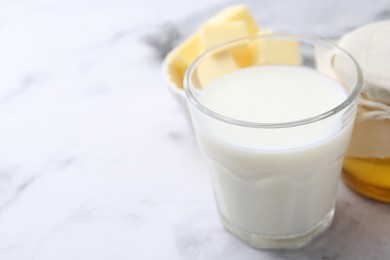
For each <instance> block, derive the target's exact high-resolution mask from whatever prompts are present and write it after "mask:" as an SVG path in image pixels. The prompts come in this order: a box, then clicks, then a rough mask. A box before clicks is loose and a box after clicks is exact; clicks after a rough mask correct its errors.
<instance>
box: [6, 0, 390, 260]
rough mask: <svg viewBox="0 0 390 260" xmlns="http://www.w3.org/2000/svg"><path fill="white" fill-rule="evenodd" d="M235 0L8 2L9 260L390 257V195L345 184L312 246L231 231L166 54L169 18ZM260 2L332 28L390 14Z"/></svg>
mask: <svg viewBox="0 0 390 260" xmlns="http://www.w3.org/2000/svg"><path fill="white" fill-rule="evenodd" d="M275 2H277V3H275ZM231 3H233V1H214V2H212V1H206V0H198V1H192V2H191V3H190V2H188V1H179V0H169V1H157V0H154V1H146V0H144V1H140V0H139V1H138V0H136V1H135V2H134V0H131V1H125V0H122V1H121V0H111V1H109V0H107V1H93V0H82V1H81V0H57V1H44V0H37V1H32V0H24V1H22V0H19V1H17V0H12V1H11V0H8V1H7V0H3V1H0V126H1V127H0V260H25V259H38V260H53V259H56V260H65V259H66V260H70V259H72V260H73V259H77V260H78V259H80V260H85V259H91V260H124V259H131V260H142V259H210V260H211V259H212V260H215V259H223V260H228V259H290V260H292V259H321V260H330V259H354V260H355V259H390V221H389V219H390V205H389V204H384V203H379V202H374V201H371V200H369V199H365V198H363V197H360V196H358V195H356V194H355V193H353V192H351V191H350V190H349V189H347V188H346V187H345V186H344V185H343V184H341V186H340V192H339V196H338V202H337V212H336V218H335V222H334V224H333V225H332V226H331V228H330V230H329V231H327V232H326V233H324V234H323V235H321V236H320V237H319V238H318V239H316V240H315V241H314V242H313V243H311V244H310V245H308V246H307V247H305V248H304V249H301V250H294V251H258V250H254V249H251V248H249V247H248V246H246V245H244V244H243V243H241V242H240V241H239V240H237V239H236V238H235V237H233V236H232V235H230V234H229V233H228V232H226V231H225V230H224V229H223V228H222V226H221V224H220V223H219V221H218V218H217V213H216V209H215V204H214V199H213V196H212V192H211V187H210V184H209V179H208V174H207V170H206V167H205V164H204V161H203V159H202V157H201V155H200V153H199V151H198V148H197V145H196V143H195V140H194V138H193V134H192V132H191V130H190V129H189V127H188V125H187V124H186V122H185V120H184V119H183V117H182V115H181V111H180V110H179V108H178V106H177V105H176V104H175V103H174V100H173V99H172V97H171V96H170V94H169V92H168V90H167V89H166V88H164V84H163V82H162V77H161V75H160V65H161V58H159V55H158V54H160V55H161V54H162V53H163V52H164V51H165V47H164V46H168V47H169V44H168V45H166V44H165V42H164V39H163V37H164V33H162V32H164V30H166V28H171V29H172V28H173V30H171V32H179V33H180V35H181V36H182V35H185V34H186V33H188V32H190V31H191V30H192V29H193V28H195V27H196V26H198V25H199V24H200V23H201V21H202V20H203V19H205V18H206V17H208V16H210V15H211V14H212V13H214V12H215V11H216V10H218V9H220V8H221V7H223V6H224V5H228V4H231ZM249 5H250V7H251V8H252V9H253V11H254V13H255V16H256V19H258V21H259V22H261V24H262V25H263V27H268V28H272V29H274V30H276V31H283V32H295V33H308V34H312V35H317V36H322V37H337V36H339V35H340V34H341V33H342V32H345V31H346V30H349V29H351V28H354V27H356V26H358V25H361V24H364V23H368V22H370V21H374V20H377V19H383V18H385V17H388V16H389V15H390V1H388V0H387V1H369V0H365V1H353V0H349V1H336V0H332V1H322V4H321V5H319V1H309V0H306V1H286V2H281V1H271V0H262V1H255V0H253V1H251V2H249ZM167 23H169V25H167ZM164 24H165V25H164ZM172 35H173V36H174V34H172ZM160 37H161V38H160ZM156 39H160V45H161V44H162V47H161V46H160V48H158V51H157V52H156V50H155V49H153V47H151V44H150V43H151V42H154V43H155V44H154V46H155V47H156V43H159V41H158V40H157V41H156ZM152 45H153V44H152Z"/></svg>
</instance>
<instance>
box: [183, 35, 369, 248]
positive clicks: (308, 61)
mask: <svg viewBox="0 0 390 260" xmlns="http://www.w3.org/2000/svg"><path fill="white" fill-rule="evenodd" d="M259 42H263V43H264V42H265V43H267V44H268V46H271V48H272V51H271V53H268V54H267V55H278V57H275V59H272V57H269V58H270V59H269V60H271V62H268V63H266V64H261V63H260V64H254V63H253V61H251V60H250V55H249V56H248V57H249V58H248V57H247V58H248V59H243V57H245V53H248V52H249V51H250V50H251V48H252V47H253V46H254V45H256V44H258V43H259ZM283 42H297V43H298V44H299V45H298V46H299V48H297V51H298V53H299V56H300V57H299V58H300V61H301V62H300V64H299V65H298V66H304V67H309V68H311V69H314V70H315V71H316V72H318V73H320V74H322V75H326V76H327V77H329V78H331V79H333V80H334V81H336V82H337V83H338V85H340V87H342V88H343V89H344V90H345V92H346V93H347V95H346V97H345V99H344V100H343V101H342V102H340V103H339V104H337V105H336V106H334V107H333V108H332V109H330V110H328V111H324V112H323V113H320V114H318V115H315V116H311V117H309V118H304V119H302V120H298V121H290V122H276V123H274V122H273V123H262V122H250V121H243V120H239V119H237V118H231V117H228V116H226V115H224V114H223V113H217V112H215V111H213V110H212V109H210V108H209V107H208V106H207V105H205V104H204V103H203V102H202V100H201V99H200V97H201V95H202V93H203V91H205V90H206V89H207V88H208V87H209V86H210V85H212V83H213V82H214V81H215V80H218V79H219V78H221V77H223V76H225V74H228V73H231V72H232V69H230V70H226V71H228V72H226V71H224V70H223V69H221V68H222V67H220V66H224V65H226V64H224V62H226V61H224V60H219V61H218V62H219V63H218V62H215V63H214V65H213V63H210V57H212V56H213V55H220V53H233V54H235V55H236V54H238V55H239V56H240V55H241V56H240V57H241V60H239V61H238V62H239V63H240V67H238V68H235V69H233V71H234V70H238V69H242V68H245V67H251V66H269V65H286V64H285V63H284V61H283V58H282V59H280V55H282V56H283V55H284V54H283V53H285V52H286V50H285V49H284V47H283V46H284V45H283ZM274 43H275V44H274ZM278 48H280V50H279V49H278ZM260 51H262V50H261V49H260ZM286 55H287V54H286ZM236 61H237V60H236ZM270 63H271V64H270ZM287 63H288V62H287ZM210 64H211V65H210ZM287 65H288V64H287ZM207 66H208V67H207ZM213 66H216V69H217V72H215V71H213V69H214V68H213ZM205 68H206V69H205ZM201 73H203V76H206V78H207V80H204V77H203V80H200V76H201V75H200V74H201ZM280 77H283V75H280ZM303 84H304V83H303ZM184 85H185V94H186V99H187V103H188V106H189V110H190V113H191V119H192V123H193V127H194V129H195V133H196V137H197V140H198V144H199V146H200V148H201V151H202V153H203V154H204V156H205V158H206V161H207V163H208V165H209V169H210V176H211V181H212V186H213V190H214V194H215V198H216V202H217V206H218V211H219V215H220V218H221V221H222V223H223V225H224V226H225V228H226V229H228V230H229V231H230V232H232V233H233V234H234V235H236V236H237V237H239V238H240V239H241V240H243V241H244V242H246V243H247V244H249V245H250V246H252V247H255V248H298V247H302V246H304V245H305V244H307V243H308V242H309V241H310V240H312V239H313V238H314V237H316V236H317V235H319V234H320V233H321V232H323V231H324V230H326V229H327V228H328V227H329V226H330V224H331V223H332V220H333V216H334V205H335V200H336V196H337V189H338V183H339V177H340V172H341V168H342V162H343V156H344V153H345V152H346V150H347V147H348V145H349V141H350V136H351V131H352V127H353V121H354V118H355V112H356V105H357V97H358V95H359V93H360V91H361V88H362V75H361V72H360V68H359V66H358V65H357V63H356V62H355V61H354V59H353V58H352V57H351V56H350V55H349V54H348V53H346V52H345V51H344V50H342V49H340V48H339V47H337V46H335V45H333V44H331V43H328V42H326V41H323V40H320V39H314V38H310V37H302V36H295V35H279V34H274V35H263V36H255V37H248V38H243V39H238V40H236V41H233V42H229V43H227V44H224V45H222V46H219V47H216V48H214V49H211V50H209V51H207V52H205V53H204V54H203V55H202V56H200V57H199V58H198V59H197V60H196V61H195V62H194V63H193V64H192V65H191V66H190V68H189V69H188V71H187V74H186V76H185V79H184ZM270 87H272V86H270ZM304 94H305V93H302V95H304ZM307 98H310V97H307ZM234 105H235V104H232V106H234ZM307 109H310V107H308V108H307ZM261 113H272V111H261ZM306 133H310V134H306ZM313 133H315V134H313ZM302 135H307V137H306V136H304V137H305V138H304V141H302V140H303V139H302ZM233 137H234V138H233ZM275 137H277V138H275ZM233 139H234V141H232V140H233ZM280 144H282V145H280Z"/></svg>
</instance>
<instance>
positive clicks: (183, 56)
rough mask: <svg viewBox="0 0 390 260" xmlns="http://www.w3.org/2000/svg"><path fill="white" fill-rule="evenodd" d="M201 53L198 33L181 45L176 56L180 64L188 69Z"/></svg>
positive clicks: (176, 51)
mask: <svg viewBox="0 0 390 260" xmlns="http://www.w3.org/2000/svg"><path fill="white" fill-rule="evenodd" d="M201 53H202V50H201V48H200V37H199V34H197V33H196V34H194V35H193V36H192V37H190V38H188V39H187V40H186V41H184V42H183V43H182V44H180V45H179V47H178V48H177V49H176V50H175V55H174V56H175V59H176V60H178V63H180V64H182V65H184V66H186V67H188V66H189V65H190V64H191V63H192V62H193V61H194V60H195V59H196V58H197V57H198V56H199V55H200V54H201Z"/></svg>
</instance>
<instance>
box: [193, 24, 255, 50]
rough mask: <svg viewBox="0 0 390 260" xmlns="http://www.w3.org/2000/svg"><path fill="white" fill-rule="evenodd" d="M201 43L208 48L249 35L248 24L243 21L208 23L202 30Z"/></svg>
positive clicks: (204, 48) (205, 48)
mask: <svg viewBox="0 0 390 260" xmlns="http://www.w3.org/2000/svg"><path fill="white" fill-rule="evenodd" d="M199 35H200V43H201V47H202V49H203V50H205V51H206V50H208V49H211V48H213V47H216V46H218V45H221V44H224V43H227V42H229V41H232V40H235V39H238V38H242V37H245V36H248V35H249V34H248V29H247V25H246V24H245V23H244V22H242V21H235V22H226V23H223V24H218V25H217V24H206V25H205V26H203V27H202V28H201V30H200V33H199Z"/></svg>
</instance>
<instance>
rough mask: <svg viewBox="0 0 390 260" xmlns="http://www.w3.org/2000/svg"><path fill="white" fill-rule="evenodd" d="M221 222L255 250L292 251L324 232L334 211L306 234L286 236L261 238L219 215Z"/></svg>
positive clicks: (261, 236) (330, 221)
mask: <svg viewBox="0 0 390 260" xmlns="http://www.w3.org/2000/svg"><path fill="white" fill-rule="evenodd" d="M220 217H221V222H222V224H223V225H224V226H225V228H226V229H227V230H229V231H230V232H231V233H233V234H234V235H235V236H237V237H238V238H239V239H241V240H242V241H244V242H245V243H247V244H248V245H250V246H251V247H254V248H257V249H294V248H300V247H303V246H305V245H306V244H308V243H309V242H310V241H311V240H312V239H314V238H315V237H317V236H318V235H319V234H321V233H322V232H324V231H325V230H326V229H327V228H328V227H329V226H330V225H331V224H332V221H333V217H334V209H332V210H331V211H330V212H329V213H328V214H327V215H326V216H325V217H324V218H323V219H322V220H321V221H320V222H319V223H318V224H317V225H316V226H314V227H313V228H311V229H309V230H308V231H306V232H303V233H299V234H295V235H288V236H263V235H260V234H254V233H250V232H247V231H244V230H242V229H240V228H238V227H237V226H235V225H233V224H232V223H231V222H229V221H228V220H227V219H226V218H225V217H223V216H222V215H220Z"/></svg>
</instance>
